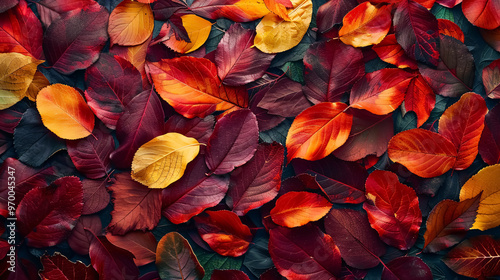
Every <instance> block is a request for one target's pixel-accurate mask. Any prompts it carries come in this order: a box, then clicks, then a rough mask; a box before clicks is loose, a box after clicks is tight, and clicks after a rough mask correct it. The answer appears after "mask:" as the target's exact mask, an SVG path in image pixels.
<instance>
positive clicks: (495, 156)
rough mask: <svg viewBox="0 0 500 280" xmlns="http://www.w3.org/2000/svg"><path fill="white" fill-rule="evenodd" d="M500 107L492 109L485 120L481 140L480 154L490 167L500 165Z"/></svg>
mask: <svg viewBox="0 0 500 280" xmlns="http://www.w3.org/2000/svg"><path fill="white" fill-rule="evenodd" d="M499 120H500V106H495V107H493V109H491V110H490V111H489V112H488V113H487V114H486V117H485V118H484V129H483V133H482V135H481V139H480V140H479V154H480V155H481V158H482V159H483V161H484V162H486V163H487V164H488V165H493V164H497V163H500V121H499Z"/></svg>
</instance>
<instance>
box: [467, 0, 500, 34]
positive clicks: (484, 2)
mask: <svg viewBox="0 0 500 280" xmlns="http://www.w3.org/2000/svg"><path fill="white" fill-rule="evenodd" d="M499 8H500V1H498V0H479V1H472V0H464V1H462V11H463V13H464V15H465V17H466V18H467V19H468V20H469V21H470V23H472V24H473V25H475V26H477V27H481V28H484V29H495V28H497V27H499V26H500V12H499Z"/></svg>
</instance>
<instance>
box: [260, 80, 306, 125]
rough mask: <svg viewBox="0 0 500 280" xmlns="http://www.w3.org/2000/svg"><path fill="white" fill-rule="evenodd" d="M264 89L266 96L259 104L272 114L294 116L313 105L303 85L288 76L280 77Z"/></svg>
mask: <svg viewBox="0 0 500 280" xmlns="http://www.w3.org/2000/svg"><path fill="white" fill-rule="evenodd" d="M263 91H264V97H263V98H262V100H260V101H259V103H258V104H257V106H259V107H260V108H263V109H266V110H267V111H268V113H269V114H271V115H278V116H282V117H285V118H287V117H292V118H293V117H296V116H297V115H298V114H300V112H302V111H304V110H305V109H307V108H308V107H311V103H310V102H309V100H307V98H306V96H305V95H304V93H303V91H302V85H301V84H300V83H297V82H294V81H292V80H290V79H288V78H283V79H280V80H279V81H277V82H276V83H275V84H273V85H272V86H271V87H269V88H266V89H263Z"/></svg>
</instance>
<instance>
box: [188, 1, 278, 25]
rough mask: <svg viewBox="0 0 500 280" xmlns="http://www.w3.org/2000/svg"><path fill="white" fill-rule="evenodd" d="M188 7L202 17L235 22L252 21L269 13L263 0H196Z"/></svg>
mask: <svg viewBox="0 0 500 280" xmlns="http://www.w3.org/2000/svg"><path fill="white" fill-rule="evenodd" d="M189 9H190V10H191V11H193V13H195V14H197V15H199V16H201V17H204V18H208V19H213V20H216V19H219V18H227V19H229V20H232V21H235V22H248V21H254V20H257V19H260V18H262V17H263V16H265V15H267V14H268V13H269V10H268V9H267V7H266V4H264V1H263V0H258V1H255V0H196V1H194V2H193V4H192V5H191V6H190V7H189Z"/></svg>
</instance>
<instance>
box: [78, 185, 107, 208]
mask: <svg viewBox="0 0 500 280" xmlns="http://www.w3.org/2000/svg"><path fill="white" fill-rule="evenodd" d="M107 182H108V180H107V178H104V179H101V180H89V179H84V180H83V181H82V184H83V210H82V215H90V214H94V213H97V212H99V211H101V210H102V209H104V208H106V206H108V204H109V200H110V196H109V193H108V191H107V189H106V184H107Z"/></svg>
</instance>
